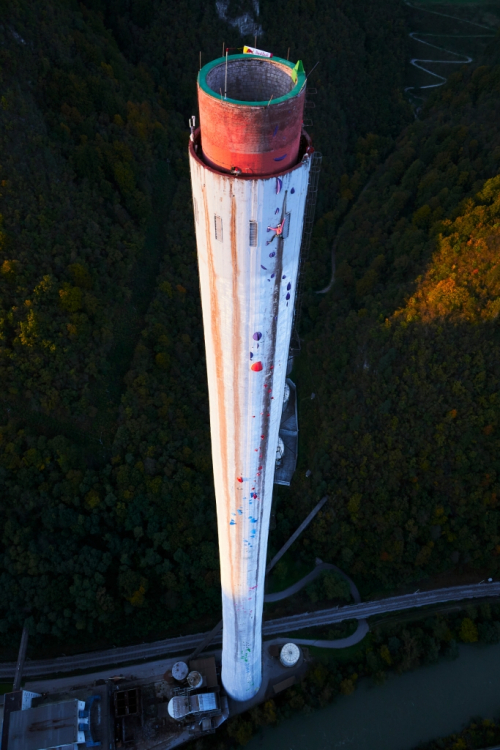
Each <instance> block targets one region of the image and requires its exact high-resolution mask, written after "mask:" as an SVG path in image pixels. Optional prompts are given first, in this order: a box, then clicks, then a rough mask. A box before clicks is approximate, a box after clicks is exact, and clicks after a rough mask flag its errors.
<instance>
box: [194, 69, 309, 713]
mask: <svg viewBox="0 0 500 750" xmlns="http://www.w3.org/2000/svg"><path fill="white" fill-rule="evenodd" d="M305 88H306V76H305V73H304V71H303V68H302V64H301V63H298V64H297V65H296V66H295V67H294V65H293V63H290V62H288V61H286V60H282V59H280V58H276V57H273V58H263V57H260V56H256V55H248V54H243V55H232V56H230V57H228V58H220V59H218V60H214V61H213V62H211V63H209V64H208V65H205V67H203V68H202V69H201V70H200V73H199V76H198V104H199V115H200V127H199V129H197V130H194V128H193V129H192V136H191V141H190V145H189V159H190V166H191V180H192V189H193V206H194V216H195V226H196V241H197V246H198V263H199V272H200V286H201V299H202V307H203V325H204V330H205V347H206V355H207V371H208V386H209V397H210V424H211V437H212V457H213V467H214V477H215V493H216V500H217V521H218V530H219V550H220V565H221V581H222V605H223V621H224V630H223V648H222V682H223V684H224V686H225V688H226V690H227V692H228V694H229V695H230V696H231V697H232V698H233V699H235V700H239V701H244V700H247V699H249V698H251V697H252V696H253V695H255V694H256V693H257V692H258V690H259V687H260V685H261V680H262V672H261V657H262V632H261V631H262V606H263V598H264V578H265V569H266V553H267V540H268V532H269V516H270V510H271V502H272V490H273V478H274V470H275V461H276V447H277V443H278V431H279V425H280V418H281V412H282V404H283V393H284V387H285V377H286V368H287V361H288V351H289V344H290V335H291V329H292V322H293V314H294V300H295V294H296V286H297V280H298V270H299V257H300V246H301V238H302V229H303V223H304V211H305V207H306V198H307V190H308V179H309V171H310V166H311V154H312V151H313V149H312V148H311V146H310V141H309V138H308V136H307V135H306V134H305V132H304V131H303V129H302V120H303V110H304V100H305Z"/></svg>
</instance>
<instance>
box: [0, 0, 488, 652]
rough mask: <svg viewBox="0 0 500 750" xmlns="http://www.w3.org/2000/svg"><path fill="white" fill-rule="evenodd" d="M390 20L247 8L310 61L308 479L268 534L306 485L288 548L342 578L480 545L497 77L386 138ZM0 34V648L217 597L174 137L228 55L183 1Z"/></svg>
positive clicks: (130, 626)
mask: <svg viewBox="0 0 500 750" xmlns="http://www.w3.org/2000/svg"><path fill="white" fill-rule="evenodd" d="M406 12H407V11H406V9H405V7H404V5H402V4H401V3H400V2H399V0H390V1H388V2H385V3H383V4H382V3H381V4H374V3H372V2H369V0H361V1H360V2H356V3H352V2H350V1H349V0H335V2H331V0H329V1H328V0H294V2H284V0H278V1H277V2H274V3H272V4H271V3H270V2H268V0H266V1H265V2H263V3H262V6H261V14H260V22H261V23H262V26H263V28H264V37H263V38H262V40H261V41H260V43H261V45H262V46H265V47H267V48H269V49H273V51H274V52H275V53H276V54H281V55H283V56H286V54H287V50H288V47H290V56H291V58H292V59H296V58H299V57H300V58H301V59H303V60H304V63H305V65H306V69H307V70H311V69H312V67H313V65H314V64H315V63H316V62H317V60H318V58H319V59H320V65H319V66H318V68H317V69H316V72H315V73H314V79H312V82H311V85H314V86H315V87H316V89H317V95H316V97H315V99H314V101H315V105H316V106H315V108H314V109H313V110H311V113H312V119H313V122H314V124H313V127H312V128H311V132H312V134H313V137H314V139H315V145H316V146H317V148H319V149H320V150H321V151H322V152H323V155H324V160H323V163H324V171H323V174H322V178H321V184H320V197H319V200H318V212H317V224H316V228H315V235H314V240H313V249H312V253H311V258H310V261H309V263H308V266H307V269H306V277H305V283H306V289H307V290H308V291H307V292H306V294H305V295H304V299H303V307H304V315H303V324H302V326H303V327H302V335H303V337H305V339H306V342H305V344H304V349H303V353H302V354H301V356H300V357H299V359H298V361H297V366H296V376H297V382H298V387H299V390H300V389H302V390H303V391H304V393H306V392H307V389H308V388H311V390H314V391H316V392H317V394H318V395H317V399H316V400H315V401H314V402H311V406H307V407H304V409H303V410H301V420H302V422H301V434H302V435H303V439H302V445H301V467H302V466H303V467H306V464H307V466H309V465H310V466H311V468H312V469H313V477H312V479H310V480H305V478H304V471H302V468H301V470H300V471H299V472H297V474H296V477H295V479H294V482H293V484H292V488H291V489H290V490H284V489H283V488H280V489H279V490H278V491H277V493H276V497H277V518H278V525H277V528H276V530H275V532H273V537H272V539H271V546H279V545H280V544H281V543H282V542H283V541H284V540H285V538H286V537H287V535H288V533H289V532H290V531H291V530H293V528H294V526H295V525H296V524H297V523H298V522H300V521H301V520H303V517H304V516H305V515H306V514H307V512H308V511H309V510H310V508H311V507H312V505H313V504H314V503H315V502H316V501H317V499H318V498H319V497H320V496H321V494H324V493H325V492H326V491H328V493H330V494H331V495H332V502H331V503H330V505H329V506H327V507H328V510H326V511H325V512H324V513H323V514H322V515H321V517H320V518H318V520H317V521H316V522H315V523H314V524H313V525H312V526H311V529H310V531H309V532H308V533H307V534H306V535H305V537H304V539H303V540H302V541H301V542H300V546H299V549H300V555H301V556H302V557H303V559H304V561H305V562H309V561H311V560H313V559H314V557H315V556H316V555H320V556H321V557H323V558H324V559H325V560H331V561H333V562H338V563H339V564H340V565H341V566H342V567H343V568H344V569H345V570H347V571H350V572H351V574H353V575H355V576H357V577H358V578H359V579H360V581H363V583H364V585H366V586H367V587H368V588H369V587H371V588H376V587H377V586H378V587H380V585H385V586H388V587H390V586H395V585H397V584H399V583H401V582H404V581H407V580H408V579H412V578H415V577H418V576H422V575H425V574H428V573H432V572H433V571H436V570H440V569H442V568H445V567H450V566H452V565H454V564H457V563H461V562H467V561H469V562H470V563H471V564H476V565H485V564H488V565H492V566H494V565H495V564H496V562H497V559H498V558H497V554H498V552H499V551H500V530H498V534H499V536H498V537H497V528H496V512H497V511H496V510H495V506H496V502H497V499H496V498H497V493H498V492H499V489H497V482H498V479H497V473H496V471H497V469H496V461H497V459H496V457H495V456H496V453H497V452H498V451H497V443H496V441H497V439H498V438H497V435H496V429H497V424H496V416H495V415H496V413H497V409H498V407H496V406H495V398H496V392H497V391H498V384H497V380H498V377H499V375H498V351H497V347H498V338H497V322H496V321H497V317H496V316H497V313H498V306H497V305H496V298H497V296H498V292H497V286H496V285H497V284H498V280H497V273H496V265H495V264H496V257H497V256H498V226H499V218H498V217H499V214H498V212H499V210H500V209H499V205H498V198H499V192H500V191H499V185H498V180H496V179H495V178H496V175H497V174H498V171H499V169H498V167H499V162H500V130H499V127H498V121H499V117H498V116H499V111H498V100H499V97H498V94H499V86H500V83H499V81H500V66H499V61H498V59H495V58H494V54H495V53H494V50H493V51H492V52H491V53H490V54H489V56H487V57H486V58H485V60H484V61H483V62H484V64H483V65H482V66H480V67H476V68H474V69H470V70H462V69H461V70H460V71H459V72H458V73H457V74H456V75H455V76H454V77H453V79H452V80H451V81H450V84H449V85H448V86H447V87H446V88H444V89H443V90H441V91H439V92H437V93H436V95H435V97H434V98H433V99H432V101H431V102H429V104H428V105H427V107H426V108H425V110H424V112H423V113H422V115H421V117H422V120H421V121H420V122H415V123H414V124H412V123H413V114H412V112H411V108H410V106H409V105H408V104H407V103H406V102H405V100H404V97H403V94H402V91H403V84H404V73H405V63H406V58H407V49H408V48H407V36H406V35H407V27H406V21H405V19H406ZM5 19H8V20H5V21H2V26H0V35H1V46H0V75H1V79H2V90H3V96H2V99H1V102H0V118H1V123H0V139H1V160H0V180H1V191H0V192H1V195H0V214H1V215H2V224H1V227H0V229H1V234H0V377H1V382H2V386H3V387H2V392H1V393H0V398H1V403H2V410H1V417H0V486H1V491H0V494H1V500H0V503H1V509H2V524H1V529H0V632H2V633H3V634H4V642H5V643H7V644H9V643H11V644H17V638H18V634H19V630H20V627H21V626H22V624H23V622H24V621H25V619H28V622H29V624H30V626H31V629H32V631H33V634H35V633H36V634H38V640H37V639H36V638H35V639H33V641H32V643H34V644H35V645H37V644H38V645H40V644H41V643H45V644H50V643H51V642H52V643H60V642H64V643H65V645H67V643H68V641H70V642H71V641H73V642H75V643H77V644H78V643H79V644H83V643H87V644H88V643H90V642H91V641H92V640H94V641H97V640H98V639H109V638H110V637H111V633H112V638H113V642H114V643H117V642H120V641H121V642H123V641H125V640H126V639H133V638H138V637H146V636H148V635H151V636H154V635H156V634H166V633H170V634H177V633H178V632H180V629H181V627H182V628H183V629H184V630H185V628H186V627H192V628H193V629H194V630H201V629H203V628H205V627H208V626H209V625H210V624H211V623H212V622H214V621H215V620H216V619H217V618H218V617H219V613H220V585H219V571H218V566H219V563H218V549H217V533H216V524H215V502H214V496H213V481H212V470H211V456H210V437H209V423H208V404H207V387H206V375H205V364H204V344H203V330H202V321H201V308H200V300H199V292H198V275H197V267H196V249H195V243H194V231H193V220H192V206H191V198H190V185H189V175H188V169H187V154H186V151H187V139H188V129H187V126H186V123H187V118H188V117H189V116H190V115H191V114H193V112H194V111H195V110H194V109H193V108H194V107H195V80H196V73H197V69H198V61H199V54H198V53H199V50H201V51H202V55H203V59H204V60H208V59H210V58H212V57H216V56H218V55H219V54H220V51H221V47H222V41H225V42H226V44H228V45H229V46H234V47H238V46H241V45H242V44H243V43H244V42H249V41H253V39H252V40H250V39H244V38H242V37H241V36H240V35H239V34H238V32H237V31H236V30H235V29H234V28H232V27H231V26H229V25H228V24H227V23H225V22H223V21H221V20H220V19H219V18H218V17H217V15H216V10H215V4H208V5H207V4H206V3H202V2H200V1H199V0H194V2H189V3H188V2H184V1H182V2H180V3H178V4H176V6H175V11H174V10H173V9H172V4H171V3H167V2H165V1H163V0H141V1H140V2H139V1H137V2H133V1H132V0H115V2H105V1H104V0H87V2H82V3H77V2H76V0H75V1H73V0H64V1H63V2H59V3H53V2H46V1H44V2H42V1H41V0H29V1H28V0H8V2H7V4H6V11H5ZM386 157H388V158H387V159H386ZM366 185H367V187H366V189H365V191H364V192H363V194H362V196H361V197H360V198H359V200H358V201H357V202H356V197H357V196H358V195H359V194H360V193H361V191H362V188H363V187H364V186H366ZM346 215H347V218H346V219H345V221H344V223H342V221H343V219H344V217H346ZM339 227H340V231H339ZM337 232H339V236H338V237H337V240H336V245H337V250H336V254H337V274H336V283H335V285H334V288H333V290H332V292H331V293H330V294H329V295H326V296H325V297H320V296H318V295H316V294H315V293H314V290H315V289H316V288H319V286H320V285H321V282H322V281H323V280H324V278H325V276H326V275H327V269H326V262H327V261H328V259H329V255H330V247H331V243H332V241H333V239H334V238H335V236H336V234H337ZM495 251H496V252H495ZM302 411H303V413H302ZM302 425H303V427H302ZM333 498H334V500H333ZM90 634H91V635H90Z"/></svg>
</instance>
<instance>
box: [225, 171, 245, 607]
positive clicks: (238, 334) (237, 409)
mask: <svg viewBox="0 0 500 750" xmlns="http://www.w3.org/2000/svg"><path fill="white" fill-rule="evenodd" d="M230 199H231V227H230V241H231V272H232V301H233V335H232V350H233V351H232V355H233V365H234V372H233V417H234V436H235V437H236V436H238V437H237V439H236V440H235V443H234V465H235V468H236V471H237V472H238V473H239V472H240V471H242V469H243V463H242V457H241V444H240V440H239V436H240V435H241V432H240V426H241V403H240V385H241V383H242V378H243V373H242V371H241V367H242V363H243V361H244V360H243V352H242V344H241V339H242V334H243V335H244V334H245V332H244V331H241V311H240V297H239V294H238V281H239V266H238V235H237V231H236V219H237V216H236V200H235V196H234V194H233V186H232V185H231V187H230ZM235 480H236V477H234V478H233V482H234V481H235ZM229 513H230V508H228V518H230V515H229ZM236 528H237V531H238V536H239V538H240V539H239V543H240V549H243V545H244V542H243V539H244V529H243V524H242V523H240V524H238V525H237V527H236ZM238 573H239V575H238V578H239V583H240V586H241V585H242V580H241V568H240V570H239V571H238ZM245 583H246V581H245V582H244V583H243V585H244V584H245ZM234 590H235V589H234V585H233V592H234ZM238 594H241V591H238ZM237 619H238V617H236V621H237Z"/></svg>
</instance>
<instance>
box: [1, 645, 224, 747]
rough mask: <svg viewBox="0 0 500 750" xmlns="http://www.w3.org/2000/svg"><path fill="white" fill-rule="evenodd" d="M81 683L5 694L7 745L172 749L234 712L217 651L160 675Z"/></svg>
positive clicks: (4, 738) (207, 731)
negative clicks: (55, 689)
mask: <svg viewBox="0 0 500 750" xmlns="http://www.w3.org/2000/svg"><path fill="white" fill-rule="evenodd" d="M174 675H176V676H177V678H176V677H175V676H174ZM78 682H81V683H82V682H83V683H84V684H83V685H82V686H80V687H78V686H75V687H73V688H69V689H68V690H65V691H64V692H51V693H46V694H45V693H44V694H43V695H42V694H40V693H38V692H34V691H29V690H23V689H19V690H14V691H13V692H11V693H7V694H6V695H5V696H4V706H3V712H2V707H1V705H0V737H1V742H0V748H1V750H84V749H85V748H92V747H99V748H101V749H102V750H118V748H128V750H152V748H155V749H156V750H169V749H170V748H174V747H177V746H179V745H182V744H184V743H185V742H189V741H190V740H192V739H196V738H197V737H202V736H204V735H206V734H212V733H213V732H215V730H216V729H217V727H219V726H220V725H221V724H222V723H223V722H224V721H225V720H226V719H227V718H228V716H229V706H228V700H227V697H226V695H225V694H224V691H223V690H221V685H220V670H219V668H218V666H217V664H216V660H215V658H214V656H207V657H205V658H201V659H194V660H191V661H189V666H188V665H187V664H186V663H185V662H177V664H174V665H173V667H172V669H169V670H167V672H166V673H165V674H164V675H163V677H162V678H158V679H156V680H155V681H154V682H151V680H141V679H137V678H133V677H131V678H127V679H124V678H122V676H121V675H119V676H115V677H110V678H108V679H99V680H97V681H93V682H92V683H91V684H88V685H85V682H86V679H85V677H75V683H78ZM2 713H3V717H2ZM2 718H3V721H2Z"/></svg>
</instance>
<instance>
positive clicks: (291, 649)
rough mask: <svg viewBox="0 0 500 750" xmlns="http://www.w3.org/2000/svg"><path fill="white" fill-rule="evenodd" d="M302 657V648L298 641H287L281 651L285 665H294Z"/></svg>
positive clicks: (281, 660)
mask: <svg viewBox="0 0 500 750" xmlns="http://www.w3.org/2000/svg"><path fill="white" fill-rule="evenodd" d="M299 659H300V648H299V647H298V646H297V644H296V643H285V645H284V646H283V648H282V649H281V653H280V662H281V664H282V666H283V667H294V666H295V665H296V664H297V662H298V660H299Z"/></svg>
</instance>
